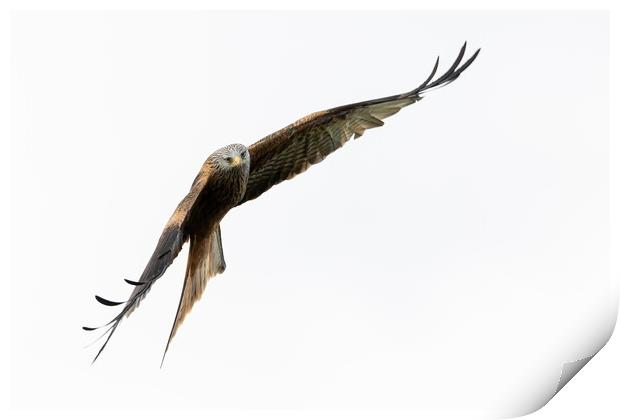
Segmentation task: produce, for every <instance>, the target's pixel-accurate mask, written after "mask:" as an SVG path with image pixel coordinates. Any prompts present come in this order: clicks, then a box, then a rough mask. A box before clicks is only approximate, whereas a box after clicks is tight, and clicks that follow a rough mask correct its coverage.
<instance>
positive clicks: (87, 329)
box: [82, 327, 99, 331]
mask: <svg viewBox="0 0 620 420" xmlns="http://www.w3.org/2000/svg"><path fill="white" fill-rule="evenodd" d="M98 328H99V327H82V329H83V330H84V331H95V330H96V329H98Z"/></svg>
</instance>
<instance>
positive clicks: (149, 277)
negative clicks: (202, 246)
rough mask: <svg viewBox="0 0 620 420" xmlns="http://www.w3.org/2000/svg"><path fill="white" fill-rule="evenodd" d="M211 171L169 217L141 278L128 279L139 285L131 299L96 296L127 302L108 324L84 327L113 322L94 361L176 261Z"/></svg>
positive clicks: (106, 302) (204, 170)
mask: <svg viewBox="0 0 620 420" xmlns="http://www.w3.org/2000/svg"><path fill="white" fill-rule="evenodd" d="M209 175H210V169H209V167H208V166H207V165H204V166H203V168H202V169H201V171H200V173H199V174H198V176H197V177H196V179H195V180H194V183H193V184H192V188H191V189H190V192H189V193H188V194H187V195H186V196H185V198H183V200H182V201H181V202H180V203H179V205H178V206H177V208H176V210H175V211H174V213H173V214H172V216H171V217H170V219H169V220H168V223H166V226H165V227H164V231H163V232H162V234H161V236H160V238H159V241H158V242H157V246H156V247H155V251H154V252H153V255H152V256H151V258H150V259H149V262H148V264H147V265H146V267H145V269H144V271H143V272H142V275H141V276H140V279H139V281H137V282H134V281H130V280H125V281H126V282H127V283H129V284H130V285H132V286H135V287H134V289H133V292H132V294H131V296H130V297H129V299H128V300H127V301H125V302H114V301H110V300H107V299H104V298H102V297H100V296H95V298H96V299H97V301H98V302H100V303H102V304H104V305H107V306H117V305H122V304H125V306H124V307H123V309H122V310H121V312H120V313H119V314H118V315H117V316H115V317H114V318H112V320H111V321H110V322H108V323H107V324H105V325H102V326H100V327H95V328H93V327H82V328H83V329H84V330H86V331H93V330H96V329H99V328H103V327H107V326H109V328H108V329H107V330H106V331H105V332H104V334H103V336H105V335H106V334H108V336H107V338H106V340H105V342H104V343H103V345H102V346H101V348H100V349H99V351H98V352H97V355H96V356H95V358H94V359H93V363H94V362H95V360H97V358H98V357H99V355H100V354H101V352H102V351H103V349H104V348H105V347H106V345H107V344H108V341H110V338H111V337H112V335H113V334H114V331H116V328H117V327H118V325H119V324H120V322H121V320H122V319H123V317H125V316H128V315H129V314H130V313H131V312H132V311H133V310H134V309H135V308H137V307H138V305H139V304H140V301H141V300H142V299H143V298H144V296H145V295H146V294H147V293H148V291H149V290H150V289H151V286H152V285H153V284H154V283H155V281H156V280H157V279H158V278H160V277H161V276H162V275H163V274H164V272H165V271H166V269H167V268H168V267H169V266H170V264H172V262H173V261H174V259H175V258H176V256H177V255H178V254H179V252H180V251H181V248H182V247H183V244H184V243H185V242H186V241H187V239H188V233H187V232H186V230H185V224H186V222H187V220H188V218H189V216H190V214H191V211H192V208H193V206H194V204H195V203H196V201H197V200H198V198H199V197H200V196H201V194H204V193H205V189H206V188H205V187H206V186H207V183H208V179H209Z"/></svg>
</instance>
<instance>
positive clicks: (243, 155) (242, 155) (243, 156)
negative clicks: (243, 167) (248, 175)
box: [241, 151, 247, 159]
mask: <svg viewBox="0 0 620 420" xmlns="http://www.w3.org/2000/svg"><path fill="white" fill-rule="evenodd" d="M245 155H247V153H246V152H245V151H243V152H241V157H242V158H243V159H245Z"/></svg>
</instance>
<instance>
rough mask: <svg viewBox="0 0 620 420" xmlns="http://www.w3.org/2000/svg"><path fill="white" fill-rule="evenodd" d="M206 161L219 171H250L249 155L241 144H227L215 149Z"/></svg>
mask: <svg viewBox="0 0 620 420" xmlns="http://www.w3.org/2000/svg"><path fill="white" fill-rule="evenodd" d="M208 160H209V161H211V164H212V165H213V166H215V167H216V168H217V169H219V170H225V171H229V170H236V171H241V172H245V171H249V169H250V153H249V152H248V148H247V147H245V146H244V145H243V144H238V143H235V144H229V145H228V146H225V147H222V148H221V149H217V150H216V151H215V152H213V153H212V154H211V156H209V159H208Z"/></svg>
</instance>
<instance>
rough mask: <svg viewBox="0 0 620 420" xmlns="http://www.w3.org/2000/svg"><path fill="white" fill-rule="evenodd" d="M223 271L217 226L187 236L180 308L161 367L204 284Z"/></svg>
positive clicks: (224, 267) (219, 234)
mask: <svg viewBox="0 0 620 420" xmlns="http://www.w3.org/2000/svg"><path fill="white" fill-rule="evenodd" d="M225 269H226V262H225V261H224V252H223V249H222V234H221V231H220V225H219V224H218V225H217V226H216V227H215V229H214V230H213V232H212V233H211V234H210V235H208V236H198V235H192V236H190V245H189V256H188V260H187V268H186V270H185V281H184V282H183V290H182V292H181V299H180V301H179V306H178V307H177V312H176V316H175V319H174V324H173V325H172V330H171V331H170V336H169V337H168V342H167V343H166V349H165V350H164V354H163V356H162V359H161V364H162V365H163V363H164V358H165V357H166V353H167V352H168V347H169V346H170V342H171V341H172V338H173V337H174V336H175V334H176V332H177V330H178V328H179V327H180V326H181V324H182V323H183V320H184V319H185V317H186V316H187V314H188V313H189V312H190V310H191V309H192V306H194V303H196V301H198V300H199V299H200V297H201V296H202V293H203V292H204V290H205V287H206V285H207V282H208V281H209V279H210V278H211V277H214V276H216V275H217V274H220V273H223V272H224V270H225Z"/></svg>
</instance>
